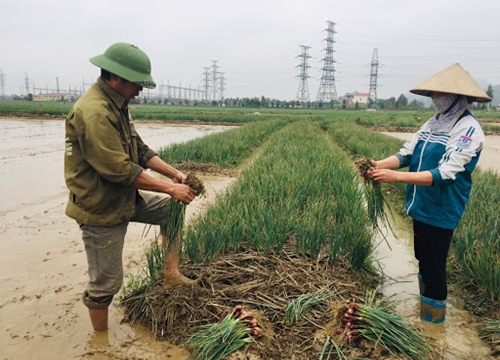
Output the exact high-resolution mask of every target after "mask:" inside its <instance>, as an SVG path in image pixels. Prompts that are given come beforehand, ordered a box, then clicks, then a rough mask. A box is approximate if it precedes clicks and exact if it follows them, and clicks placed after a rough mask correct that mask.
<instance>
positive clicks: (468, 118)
mask: <svg viewBox="0 0 500 360" xmlns="http://www.w3.org/2000/svg"><path fill="white" fill-rule="evenodd" d="M484 139H485V137H484V133H483V130H482V129H481V125H480V124H479V122H478V121H477V120H476V118H475V117H474V116H473V115H472V114H471V113H470V112H469V111H467V110H466V111H465V112H464V113H463V114H462V115H461V116H460V117H459V118H458V120H457V122H456V123H455V125H454V126H453V128H452V130H451V131H450V132H449V133H444V134H443V133H432V132H431V131H430V128H429V122H428V121H427V122H426V123H425V124H424V125H422V127H421V128H420V130H419V131H417V132H416V133H415V135H414V136H413V139H412V140H411V141H410V142H408V143H406V144H405V145H403V147H402V148H401V150H399V152H398V153H397V154H396V156H397V157H398V158H399V161H400V167H406V166H410V169H409V171H411V172H417V171H426V170H429V171H430V172H431V174H432V179H433V181H432V186H418V185H411V184H408V185H407V189H406V213H407V214H408V215H409V216H411V217H412V218H413V219H415V220H418V221H420V222H423V223H425V224H428V225H432V226H436V227H439V228H443V229H449V230H454V229H455V228H456V227H457V225H458V222H459V221H460V218H461V217H462V214H463V212H464V209H465V204H466V203H467V200H469V195H470V191H471V187H472V178H471V173H472V171H473V170H474V168H475V167H476V164H477V161H478V160H479V156H480V154H481V150H482V148H483V143H484Z"/></svg>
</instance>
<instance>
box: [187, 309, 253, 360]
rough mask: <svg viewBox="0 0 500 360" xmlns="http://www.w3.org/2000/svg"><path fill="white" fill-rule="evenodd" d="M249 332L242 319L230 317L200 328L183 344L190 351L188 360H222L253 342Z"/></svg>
mask: <svg viewBox="0 0 500 360" xmlns="http://www.w3.org/2000/svg"><path fill="white" fill-rule="evenodd" d="M250 331H251V329H250V328H249V327H247V326H246V325H245V320H244V319H239V318H236V319H235V318H233V317H232V316H226V317H224V318H223V319H222V320H221V321H220V322H219V323H217V324H209V325H204V326H201V327H200V328H199V330H198V331H197V332H196V333H195V334H193V335H192V336H191V337H190V338H189V339H188V340H187V341H186V342H185V346H186V347H188V348H190V349H192V352H191V354H190V355H189V357H188V360H218V359H222V358H224V357H225V356H228V355H229V354H231V353H232V352H234V351H236V350H238V349H239V348H241V347H242V346H243V345H245V344H248V343H250V342H254V341H255V339H254V337H252V336H251V335H250Z"/></svg>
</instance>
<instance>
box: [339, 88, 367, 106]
mask: <svg viewBox="0 0 500 360" xmlns="http://www.w3.org/2000/svg"><path fill="white" fill-rule="evenodd" d="M368 97H369V94H368V93H359V92H357V91H353V92H350V93H345V95H344V96H340V97H339V100H340V102H342V103H343V102H344V100H345V105H346V106H355V105H356V103H358V104H359V105H367V104H368Z"/></svg>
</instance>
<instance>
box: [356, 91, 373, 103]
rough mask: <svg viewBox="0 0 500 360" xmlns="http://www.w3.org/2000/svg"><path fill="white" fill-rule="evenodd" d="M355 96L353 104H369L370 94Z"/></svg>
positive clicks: (357, 94)
mask: <svg viewBox="0 0 500 360" xmlns="http://www.w3.org/2000/svg"><path fill="white" fill-rule="evenodd" d="M353 95H354V97H353V99H352V101H353V103H355V104H356V103H358V104H364V105H366V104H368V97H369V96H370V94H367V93H358V92H355V93H354V94H353Z"/></svg>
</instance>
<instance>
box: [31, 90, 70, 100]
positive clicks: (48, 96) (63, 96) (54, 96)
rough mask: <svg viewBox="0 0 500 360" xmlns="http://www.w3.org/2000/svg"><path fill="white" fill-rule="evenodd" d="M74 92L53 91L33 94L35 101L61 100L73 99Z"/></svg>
mask: <svg viewBox="0 0 500 360" xmlns="http://www.w3.org/2000/svg"><path fill="white" fill-rule="evenodd" d="M71 96H72V94H70V93H66V92H53V93H45V94H38V95H33V101H61V100H67V101H69V100H70V99H71Z"/></svg>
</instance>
